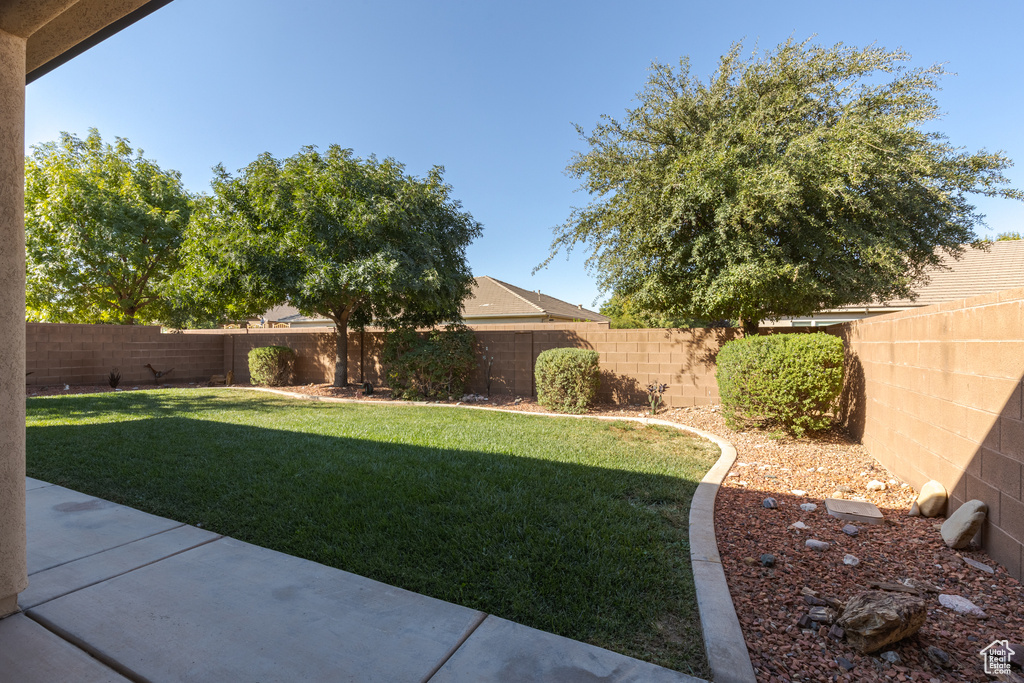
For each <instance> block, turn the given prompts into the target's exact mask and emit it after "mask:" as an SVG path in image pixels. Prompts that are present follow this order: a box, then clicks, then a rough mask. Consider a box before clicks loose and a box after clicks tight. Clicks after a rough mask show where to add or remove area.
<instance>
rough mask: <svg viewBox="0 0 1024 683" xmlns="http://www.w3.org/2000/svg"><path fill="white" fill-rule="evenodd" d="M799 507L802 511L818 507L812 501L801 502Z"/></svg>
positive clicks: (812, 510) (811, 510)
mask: <svg viewBox="0 0 1024 683" xmlns="http://www.w3.org/2000/svg"><path fill="white" fill-rule="evenodd" d="M800 509H801V510H803V511H804V512H814V511H815V510H817V509H818V506H817V505H815V504H814V503H801V504H800Z"/></svg>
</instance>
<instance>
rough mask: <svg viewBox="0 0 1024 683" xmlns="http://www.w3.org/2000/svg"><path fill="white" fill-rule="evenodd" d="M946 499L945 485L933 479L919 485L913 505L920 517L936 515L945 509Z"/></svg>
mask: <svg viewBox="0 0 1024 683" xmlns="http://www.w3.org/2000/svg"><path fill="white" fill-rule="evenodd" d="M947 500H948V496H947V494H946V487H945V486H943V485H942V484H940V483H939V482H937V481H935V480H934V479H933V480H931V481H930V482H928V483H927V484H925V485H924V486H922V487H921V492H920V493H919V494H917V500H916V501H915V505H917V509H918V511H919V512H920V513H921V516H922V517H938V516H939V515H941V514H942V513H944V512H945V511H946V502H947Z"/></svg>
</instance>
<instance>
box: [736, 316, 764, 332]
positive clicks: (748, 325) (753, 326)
mask: <svg viewBox="0 0 1024 683" xmlns="http://www.w3.org/2000/svg"><path fill="white" fill-rule="evenodd" d="M759 322H760V321H759V320H758V319H757V318H753V319H751V320H741V321H740V326H741V327H742V328H743V336H744V337H756V336H757V335H758V334H759V333H760V330H761V327H760V325H758V323H759Z"/></svg>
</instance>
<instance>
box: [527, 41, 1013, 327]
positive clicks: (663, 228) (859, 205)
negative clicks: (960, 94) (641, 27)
mask: <svg viewBox="0 0 1024 683" xmlns="http://www.w3.org/2000/svg"><path fill="white" fill-rule="evenodd" d="M740 50H741V46H740V45H739V44H736V45H733V47H732V49H731V50H730V51H729V53H728V54H726V55H725V56H723V57H722V58H721V60H720V63H719V66H718V68H717V70H716V72H715V74H714V75H713V76H712V78H711V79H710V80H709V81H708V82H706V83H705V82H701V81H700V80H698V79H697V78H694V77H691V75H690V67H689V62H688V60H686V59H683V60H681V61H680V63H679V66H678V68H675V69H674V68H672V67H671V66H668V65H665V64H658V63H655V64H653V65H652V67H651V73H650V77H649V79H648V81H647V84H646V87H645V88H644V89H643V90H642V91H641V92H640V93H639V94H638V96H637V99H638V101H639V104H638V106H637V107H636V108H635V109H629V110H627V112H626V116H625V118H624V119H622V120H617V119H614V118H611V117H607V116H605V117H603V118H602V120H601V122H600V123H599V124H598V125H597V126H596V127H595V128H594V130H593V131H592V132H590V133H587V132H585V130H584V129H583V128H582V127H580V126H577V127H576V128H577V131H578V133H579V134H580V136H581V138H582V139H583V140H584V142H585V143H586V144H587V145H588V149H586V151H583V152H581V153H579V154H577V155H576V156H575V157H574V158H573V159H572V161H571V163H570V164H569V166H568V172H569V174H570V175H572V176H573V177H575V178H577V179H579V180H580V181H581V189H583V190H586V191H587V192H588V193H590V194H591V195H592V196H594V197H595V199H594V200H593V201H592V203H590V204H589V205H587V206H584V207H578V208H575V209H573V211H572V213H571V215H570V217H569V219H568V220H567V221H566V222H565V223H564V224H563V225H562V226H560V227H558V228H556V229H555V239H554V242H553V244H552V256H551V257H553V256H554V255H555V254H556V253H557V252H558V251H559V250H561V249H566V250H571V249H572V248H574V247H576V246H578V245H584V246H585V247H587V248H588V249H589V250H590V251H591V256H590V259H589V260H588V264H589V265H590V267H591V268H592V269H593V270H595V271H596V272H597V274H598V276H599V282H600V284H601V286H602V287H603V288H604V289H605V290H606V291H607V290H612V291H614V292H616V293H618V294H620V295H622V296H625V297H628V298H629V299H630V300H631V301H632V303H633V305H634V306H635V307H636V308H638V309H640V310H645V311H648V312H651V313H659V314H662V315H668V316H670V317H674V318H697V319H710V320H713V319H722V318H725V319H730V320H733V321H741V322H742V324H743V325H744V327H745V328H746V329H748V331H749V330H753V329H756V326H757V323H758V321H760V320H764V319H769V320H775V319H778V318H779V317H782V316H796V315H806V314H810V313H813V312H815V311H818V310H822V309H827V308H833V307H837V306H842V305H845V304H858V303H866V302H870V301H872V300H875V299H877V300H882V301H885V300H889V299H893V298H897V297H907V296H913V292H912V291H911V287H912V286H913V285H914V284H917V283H919V282H921V281H922V280H923V278H924V277H925V275H924V274H925V271H926V269H928V268H929V267H933V266H938V265H939V263H940V261H941V259H942V256H943V254H944V253H945V254H949V255H951V256H954V257H958V256H959V255H961V254H962V253H963V250H964V248H965V245H967V244H969V243H976V242H977V241H978V240H977V235H976V234H975V232H974V227H975V226H976V225H978V224H980V223H981V221H982V218H983V217H982V216H981V215H979V214H978V213H977V212H976V210H975V207H974V206H973V205H971V204H970V202H969V201H968V198H969V196H970V195H973V194H980V195H985V196H999V197H1006V198H1013V199H1022V198H1024V194H1022V193H1021V192H1020V191H1019V190H1016V189H1011V188H1009V187H1007V185H1008V181H1007V179H1006V177H1005V176H1004V174H1003V171H1004V170H1005V169H1007V168H1009V167H1010V166H1011V165H1012V164H1011V162H1010V160H1009V159H1008V158H1006V157H1005V156H1004V155H1003V154H1001V153H999V152H995V153H990V152H986V151H984V150H982V151H980V152H977V153H969V152H966V151H964V150H963V149H961V148H957V147H954V146H952V145H951V144H950V143H949V142H948V139H947V138H946V136H945V135H943V134H941V133H939V132H934V131H928V130H925V129H924V126H925V125H926V124H929V123H931V122H932V121H934V120H936V119H937V118H939V110H938V105H937V102H936V100H935V97H934V94H933V93H934V92H935V91H936V90H937V89H938V87H939V85H938V84H939V79H940V78H941V77H942V76H943V75H944V71H943V69H942V67H941V66H931V67H927V68H910V67H908V66H907V65H906V63H907V62H908V61H909V59H910V56H909V55H908V54H907V53H906V52H903V51H900V50H896V51H887V50H885V49H883V48H879V47H874V46H872V47H868V48H864V49H858V48H853V47H848V46H844V45H842V44H839V45H835V46H832V47H819V46H816V45H813V44H811V42H810V41H804V42H802V43H796V42H794V41H792V40H791V41H787V42H786V43H784V44H782V45H780V46H778V47H777V48H776V49H775V50H774V51H772V52H770V53H766V54H764V55H762V56H757V55H755V56H752V57H751V58H750V59H747V60H744V59H742V58H741V56H740ZM551 257H549V259H548V262H550V260H551ZM546 263H547V262H546Z"/></svg>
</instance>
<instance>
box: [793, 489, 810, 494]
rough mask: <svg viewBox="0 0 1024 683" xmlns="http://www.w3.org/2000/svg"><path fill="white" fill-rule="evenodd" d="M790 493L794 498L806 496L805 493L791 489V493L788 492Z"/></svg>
mask: <svg viewBox="0 0 1024 683" xmlns="http://www.w3.org/2000/svg"><path fill="white" fill-rule="evenodd" d="M790 493H792V494H793V495H794V496H806V495H807V491H802V490H800V489H793V490H792V491H790Z"/></svg>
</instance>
